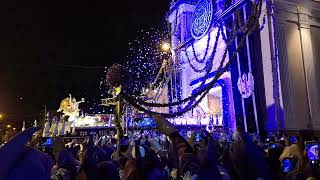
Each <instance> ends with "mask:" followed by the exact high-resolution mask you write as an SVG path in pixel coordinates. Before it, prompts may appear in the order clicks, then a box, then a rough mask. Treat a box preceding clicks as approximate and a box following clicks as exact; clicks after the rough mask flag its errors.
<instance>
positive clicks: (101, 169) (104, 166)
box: [97, 161, 120, 180]
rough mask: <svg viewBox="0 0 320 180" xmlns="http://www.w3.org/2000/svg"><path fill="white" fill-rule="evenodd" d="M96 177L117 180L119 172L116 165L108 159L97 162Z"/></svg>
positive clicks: (104, 179) (102, 179) (103, 179)
mask: <svg viewBox="0 0 320 180" xmlns="http://www.w3.org/2000/svg"><path fill="white" fill-rule="evenodd" d="M97 177H99V179H101V180H119V179H120V178H119V173H118V170H117V168H116V166H115V165H114V164H113V163H111V162H108V161H103V162H101V163H98V164H97Z"/></svg>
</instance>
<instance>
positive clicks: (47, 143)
mask: <svg viewBox="0 0 320 180" xmlns="http://www.w3.org/2000/svg"><path fill="white" fill-rule="evenodd" d="M41 146H43V147H53V146H54V139H53V138H51V137H45V138H42V139H41Z"/></svg>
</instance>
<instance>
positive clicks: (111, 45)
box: [0, 0, 169, 119]
mask: <svg viewBox="0 0 320 180" xmlns="http://www.w3.org/2000/svg"><path fill="white" fill-rule="evenodd" d="M168 6H169V0H137V1H132V0H122V1H121V0H117V1H111V0H96V1H94V0H31V1H28V0H2V1H0V24H1V26H0V113H5V114H9V115H18V116H17V117H18V118H20V119H21V118H22V119H23V118H29V117H28V115H32V114H34V113H38V112H39V110H40V109H42V108H43V107H42V105H47V106H48V107H49V108H50V109H57V108H58V104H59V103H60V100H61V99H62V98H64V97H66V96H67V95H68V93H72V95H74V96H76V97H78V98H80V97H82V96H90V95H92V96H94V95H96V90H97V88H98V86H99V81H100V78H101V75H103V71H104V69H94V68H93V69H83V68H70V67H65V66H60V65H62V64H64V65H74V66H90V67H96V66H98V67H103V66H108V65H110V64H112V63H113V62H117V61H121V60H122V59H123V58H124V57H125V56H126V55H127V52H128V43H129V42H130V41H132V40H133V39H135V37H136V32H137V31H138V30H140V29H146V28H148V27H153V26H158V25H159V24H161V23H164V21H165V20H164V16H165V13H166V12H167V11H168ZM20 97H22V100H21V99H20Z"/></svg>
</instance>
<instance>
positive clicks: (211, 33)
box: [167, 0, 320, 133]
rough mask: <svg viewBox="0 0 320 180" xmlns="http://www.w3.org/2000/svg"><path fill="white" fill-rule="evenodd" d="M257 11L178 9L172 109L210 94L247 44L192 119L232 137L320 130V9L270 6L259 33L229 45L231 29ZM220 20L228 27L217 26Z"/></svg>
mask: <svg viewBox="0 0 320 180" xmlns="http://www.w3.org/2000/svg"><path fill="white" fill-rule="evenodd" d="M257 1H258V0H257ZM252 7H253V2H252V1H250V0H234V1H231V0H229V1H228V0H226V1H214V0H177V1H173V2H172V3H171V7H170V11H169V12H168V15H167V20H168V22H169V24H170V31H171V32H170V33H171V43H172V54H173V61H174V63H175V64H176V66H175V67H176V70H175V71H176V73H175V78H174V79H173V80H172V81H171V82H170V83H169V86H168V87H169V88H168V97H169V101H171V102H172V101H175V100H179V99H184V98H187V97H188V96H190V95H192V94H194V93H196V92H197V91H199V89H201V87H205V86H207V85H208V83H209V82H210V81H211V80H212V79H213V78H215V75H216V74H217V73H218V70H219V66H220V65H221V64H222V65H225V64H227V63H228V61H229V60H230V59H231V57H233V56H234V52H235V49H236V48H237V47H239V44H240V43H242V46H241V49H240V50H239V51H237V53H236V54H235V55H236V56H235V57H234V58H233V61H232V62H231V65H230V67H229V68H228V70H227V71H226V72H224V73H223V74H222V75H221V76H220V78H219V79H217V81H216V83H215V84H214V86H213V87H212V88H211V89H210V91H209V92H208V93H207V95H206V97H204V98H203V99H202V100H201V102H200V103H199V105H198V106H197V107H195V108H194V109H193V110H191V111H190V112H188V113H187V114H186V116H188V117H200V118H209V119H211V120H213V121H214V122H215V124H219V125H223V126H224V127H225V128H226V129H229V130H234V129H235V127H236V126H243V127H244V128H245V129H246V130H247V131H249V132H251V133H253V132H258V133H259V131H261V130H266V131H276V130H296V129H314V130H320V111H319V110H318V109H320V96H319V90H320V3H319V2H316V1H312V0H307V1H303V2H301V1H300V2H299V1H295V2H292V1H286V0H263V1H262V6H261V15H260V18H259V19H256V21H257V23H258V24H259V26H258V27H257V28H256V30H254V31H253V32H252V33H251V34H250V35H249V36H247V37H245V38H243V37H242V36H241V35H237V36H236V38H235V40H234V41H233V42H232V43H227V42H226V40H225V39H226V37H225V36H230V35H229V34H228V28H230V27H227V25H228V24H229V25H232V23H234V22H235V21H233V20H234V19H235V18H236V17H237V18H238V19H239V20H238V21H237V22H241V23H243V24H245V23H246V22H247V21H248V19H249V16H250V12H251V11H252ZM235 13H237V16H236V15H235ZM217 18H223V19H224V21H225V23H224V26H219V25H218V24H216V23H215V21H216V19H217ZM242 39H244V41H243V42H242ZM210 58H211V60H212V61H208V59H210ZM221 59H224V62H222V63H221ZM207 62H212V63H211V64H210V65H209V67H210V68H208V64H206V63H207ZM180 108H183V107H180Z"/></svg>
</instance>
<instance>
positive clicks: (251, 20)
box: [122, 0, 262, 117]
mask: <svg viewBox="0 0 320 180" xmlns="http://www.w3.org/2000/svg"><path fill="white" fill-rule="evenodd" d="M255 5H257V7H255V8H254V9H255V10H256V11H255V13H252V14H251V15H250V18H249V21H248V23H247V28H245V29H246V31H245V35H244V36H243V37H242V39H241V41H240V43H239V46H238V47H237V49H236V51H235V52H233V55H232V57H231V58H230V60H229V62H228V63H227V64H226V65H225V67H223V68H221V67H219V68H218V71H217V73H216V75H215V77H214V78H213V80H212V81H211V82H210V83H209V85H208V86H207V88H203V89H202V90H200V91H199V92H197V93H196V94H194V95H193V96H190V97H188V98H185V99H183V100H180V101H178V102H174V103H170V104H155V103H146V102H144V101H139V100H138V98H137V97H136V98H135V99H134V98H131V97H130V96H128V95H126V94H124V93H123V92H122V95H123V97H124V98H125V99H126V100H127V101H128V102H129V103H130V104H132V105H133V106H134V107H136V108H137V109H139V110H141V111H144V112H147V113H149V114H160V115H163V116H165V117H175V116H180V115H182V114H183V113H185V112H187V111H189V110H191V109H192V108H194V107H195V106H196V105H197V104H198V103H199V102H200V101H201V100H202V99H203V98H204V97H205V95H206V94H207V93H208V92H209V90H210V89H211V87H212V86H213V85H214V83H215V81H216V80H217V79H218V78H219V77H220V76H221V75H222V74H223V73H224V72H225V71H227V70H228V66H229V65H230V63H231V62H232V61H233V59H234V58H235V56H236V54H237V52H238V51H239V50H240V48H242V46H243V43H244V40H245V38H246V36H247V35H249V34H250V33H251V32H252V30H253V29H254V28H255V27H256V25H257V24H256V21H255V19H256V18H257V16H259V15H260V13H261V5H262V1H261V0H259V3H257V4H255ZM226 51H227V48H226ZM224 55H225V54H224ZM221 64H223V63H221ZM199 95H201V97H200V98H199V100H197V101H196V103H195V104H193V105H192V106H189V107H187V108H184V109H183V110H181V111H179V112H176V113H173V114H167V113H158V112H154V111H150V110H148V109H146V108H144V107H143V104H144V105H148V106H149V105H152V106H154V107H168V106H174V105H180V104H182V103H185V102H187V101H188V100H191V99H195V98H196V97H198V96H199ZM137 100H138V102H137Z"/></svg>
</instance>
